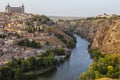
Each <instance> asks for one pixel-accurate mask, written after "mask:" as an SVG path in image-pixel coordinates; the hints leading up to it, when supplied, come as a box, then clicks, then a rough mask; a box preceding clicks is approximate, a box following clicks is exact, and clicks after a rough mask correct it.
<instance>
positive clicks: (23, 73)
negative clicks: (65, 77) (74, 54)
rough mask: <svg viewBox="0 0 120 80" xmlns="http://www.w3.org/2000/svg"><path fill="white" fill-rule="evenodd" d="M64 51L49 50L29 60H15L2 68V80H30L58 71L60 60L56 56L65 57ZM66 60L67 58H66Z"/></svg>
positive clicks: (0, 75) (0, 67)
mask: <svg viewBox="0 0 120 80" xmlns="http://www.w3.org/2000/svg"><path fill="white" fill-rule="evenodd" d="M65 55H66V57H67V54H66V53H65V50H64V49H53V50H47V51H46V52H44V53H42V54H40V55H37V56H36V57H30V58H27V59H24V58H23V59H13V60H12V61H9V62H8V63H7V64H6V65H4V66H0V73H1V74H0V79H1V80H18V79H20V80H30V79H33V78H34V77H35V76H37V75H39V74H42V73H45V72H47V71H50V70H52V69H56V67H57V65H58V64H59V62H60V60H57V58H55V56H65ZM64 58H65V57H64ZM62 59H63V58H62Z"/></svg>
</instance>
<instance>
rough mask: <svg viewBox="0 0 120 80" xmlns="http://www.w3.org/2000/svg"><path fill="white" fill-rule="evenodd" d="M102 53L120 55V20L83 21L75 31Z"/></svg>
mask: <svg viewBox="0 0 120 80" xmlns="http://www.w3.org/2000/svg"><path fill="white" fill-rule="evenodd" d="M75 31H76V32H79V33H80V35H81V36H82V37H84V38H86V39H87V40H89V41H91V43H92V44H91V48H92V49H93V48H98V49H99V50H100V51H101V53H112V54H113V53H115V54H117V53H120V20H111V19H110V20H109V19H108V20H106V19H97V20H82V21H81V22H80V23H79V25H78V27H77V28H76V30H75Z"/></svg>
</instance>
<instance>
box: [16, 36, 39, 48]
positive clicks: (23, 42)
mask: <svg viewBox="0 0 120 80" xmlns="http://www.w3.org/2000/svg"><path fill="white" fill-rule="evenodd" d="M18 45H19V46H26V47H31V48H41V45H40V43H39V42H36V41H34V40H32V41H29V40H28V39H27V38H26V39H23V40H21V41H19V42H18Z"/></svg>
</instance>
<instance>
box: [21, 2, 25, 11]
mask: <svg viewBox="0 0 120 80" xmlns="http://www.w3.org/2000/svg"><path fill="white" fill-rule="evenodd" d="M21 8H22V9H21V12H22V13H24V11H25V6H24V5H23V4H22V7H21Z"/></svg>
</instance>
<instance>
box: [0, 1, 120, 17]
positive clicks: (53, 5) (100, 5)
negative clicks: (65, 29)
mask: <svg viewBox="0 0 120 80" xmlns="http://www.w3.org/2000/svg"><path fill="white" fill-rule="evenodd" d="M8 3H9V4H10V5H11V6H20V5H21V4H22V3H23V4H24V5H25V11H26V12H29V13H37V14H44V15H47V16H79V17H85V16H96V15H98V14H103V13H110V14H112V13H113V14H120V0H0V11H4V8H5V6H6V5H7V4H8Z"/></svg>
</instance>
